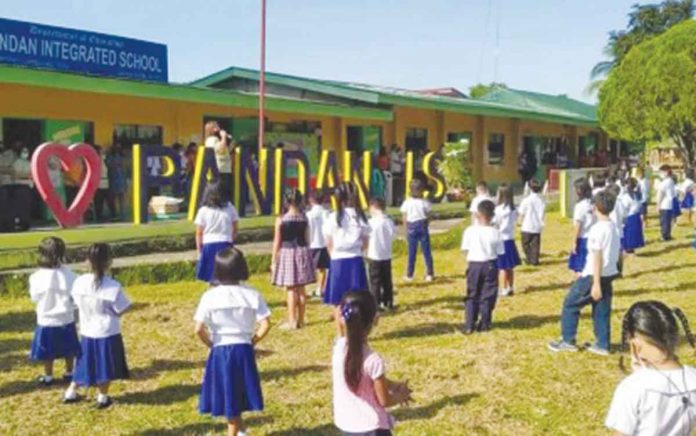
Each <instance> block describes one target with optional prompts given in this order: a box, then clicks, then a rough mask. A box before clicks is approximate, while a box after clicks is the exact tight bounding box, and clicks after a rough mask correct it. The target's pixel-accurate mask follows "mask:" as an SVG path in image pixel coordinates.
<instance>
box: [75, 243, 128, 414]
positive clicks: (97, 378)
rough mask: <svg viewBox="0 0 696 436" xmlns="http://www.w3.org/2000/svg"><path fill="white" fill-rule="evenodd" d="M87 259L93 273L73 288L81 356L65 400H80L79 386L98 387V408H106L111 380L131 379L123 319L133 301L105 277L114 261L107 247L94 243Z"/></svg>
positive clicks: (118, 285) (82, 277)
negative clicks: (80, 338)
mask: <svg viewBox="0 0 696 436" xmlns="http://www.w3.org/2000/svg"><path fill="white" fill-rule="evenodd" d="M87 260H88V262H89V266H90V270H91V272H90V273H88V274H83V275H81V276H79V277H78V278H77V279H75V283H74V284H73V288H72V297H73V299H74V300H75V303H76V304H77V309H78V312H79V316H80V335H81V336H82V340H81V341H80V346H81V348H82V353H81V355H80V356H79V357H78V358H77V363H76V365H75V374H74V376H73V381H72V383H71V384H70V386H69V387H68V390H67V391H66V392H65V395H64V397H63V401H64V402H66V403H72V402H75V401H77V400H78V397H77V387H78V386H97V390H98V392H99V393H98V395H97V408H99V409H104V408H107V407H109V406H110V405H111V404H112V400H111V397H109V385H110V384H111V381H112V380H118V379H126V378H128V364H127V363H126V352H125V348H124V346H123V337H122V336H121V320H120V318H121V316H122V315H123V313H124V312H125V311H126V310H127V309H128V308H129V307H130V306H131V302H130V300H129V299H128V297H127V296H126V294H125V292H123V288H122V287H121V284H120V283H119V282H117V281H116V280H114V279H113V278H111V277H109V276H107V275H106V272H107V271H108V269H109V268H110V267H111V260H112V258H111V249H110V248H109V246H108V245H107V244H102V243H97V244H93V245H92V246H91V247H90V248H89V250H88V252H87Z"/></svg>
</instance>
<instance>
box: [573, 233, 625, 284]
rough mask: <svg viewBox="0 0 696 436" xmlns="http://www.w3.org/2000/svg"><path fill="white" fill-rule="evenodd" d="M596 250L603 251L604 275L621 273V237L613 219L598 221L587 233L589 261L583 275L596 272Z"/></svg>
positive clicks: (609, 275)
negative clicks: (619, 266) (619, 265)
mask: <svg viewBox="0 0 696 436" xmlns="http://www.w3.org/2000/svg"><path fill="white" fill-rule="evenodd" d="M595 251H601V252H602V277H611V276H615V275H617V274H618V273H619V268H618V264H619V254H620V252H621V237H620V236H619V230H618V229H617V227H616V225H615V224H614V223H613V222H611V221H604V220H600V221H597V222H596V223H595V224H594V225H593V226H592V228H591V229H590V231H589V232H588V234H587V262H585V268H584V269H583V270H582V274H581V275H582V277H588V276H591V275H593V273H594V262H595Z"/></svg>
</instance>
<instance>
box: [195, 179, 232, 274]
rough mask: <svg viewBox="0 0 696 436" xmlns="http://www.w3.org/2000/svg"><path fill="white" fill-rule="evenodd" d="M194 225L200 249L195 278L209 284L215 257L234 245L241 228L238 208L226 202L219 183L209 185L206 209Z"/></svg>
mask: <svg viewBox="0 0 696 436" xmlns="http://www.w3.org/2000/svg"><path fill="white" fill-rule="evenodd" d="M194 223H195V224H196V249H197V250H198V264H197V265H196V278H197V279H198V280H201V281H204V282H210V280H211V279H212V278H213V267H214V265H215V255H216V254H217V252H218V251H220V250H224V249H225V248H229V247H232V246H233V245H234V241H235V240H236V239H237V233H238V229H239V227H238V226H239V215H238V214H237V209H235V207H234V206H233V205H232V203H230V202H229V201H226V200H225V199H224V195H223V186H222V184H221V183H220V182H218V181H215V182H212V183H209V184H208V186H206V188H205V193H204V195H203V207H201V208H200V209H199V210H198V213H197V214H196V219H195V220H194Z"/></svg>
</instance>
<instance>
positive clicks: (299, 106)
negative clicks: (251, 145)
mask: <svg viewBox="0 0 696 436" xmlns="http://www.w3.org/2000/svg"><path fill="white" fill-rule="evenodd" d="M0 83H11V84H17V85H26V86H38V87H43V88H51V89H60V90H67V91H77V92H91V93H98V94H111V95H123V96H131V97H142V98H153V99H163V100H175V101H186V102H192V103H202V104H216V105H221V106H228V107H240V108H247V109H258V96H257V95H256V94H253V93H243V92H236V91H230V90H219V89H214V88H204V87H200V86H191V85H185V84H161V83H151V82H139V81H132V80H122V79H112V78H104V77H95V76H85V75H78V74H69V73H61V72H55V71H48V70H40V69H31V68H19V67H11V66H4V65H0ZM265 106H266V109H267V110H269V111H278V112H290V113H302V114H311V115H325V116H338V117H351V118H363V119H371V120H379V121H391V120H392V119H393V113H392V112H391V111H390V110H386V109H380V108H373V107H365V106H360V105H339V104H331V103H325V102H315V101H311V100H306V99H303V100H300V99H292V98H281V97H273V96H268V97H267V98H266V105H265Z"/></svg>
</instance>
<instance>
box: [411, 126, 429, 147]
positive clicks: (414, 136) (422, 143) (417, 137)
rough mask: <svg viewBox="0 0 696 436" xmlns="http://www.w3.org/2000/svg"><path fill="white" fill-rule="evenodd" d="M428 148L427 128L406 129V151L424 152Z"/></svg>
mask: <svg viewBox="0 0 696 436" xmlns="http://www.w3.org/2000/svg"><path fill="white" fill-rule="evenodd" d="M427 149H428V129H418V128H409V129H406V151H418V152H425V150H427Z"/></svg>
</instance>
